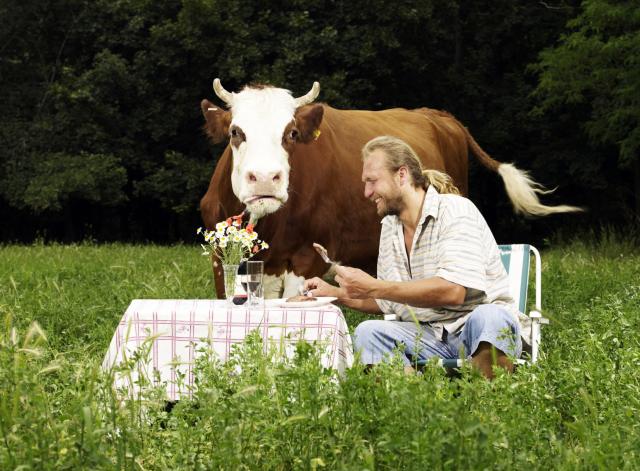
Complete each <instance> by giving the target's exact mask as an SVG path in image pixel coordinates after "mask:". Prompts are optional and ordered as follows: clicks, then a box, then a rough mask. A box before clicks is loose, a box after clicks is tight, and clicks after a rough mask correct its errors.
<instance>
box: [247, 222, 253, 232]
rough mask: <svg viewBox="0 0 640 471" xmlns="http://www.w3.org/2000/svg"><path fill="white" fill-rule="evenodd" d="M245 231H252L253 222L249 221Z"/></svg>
mask: <svg viewBox="0 0 640 471" xmlns="http://www.w3.org/2000/svg"><path fill="white" fill-rule="evenodd" d="M247 232H248V233H249V234H251V233H253V224H251V223H249V224H247Z"/></svg>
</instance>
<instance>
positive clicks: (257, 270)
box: [247, 261, 264, 307]
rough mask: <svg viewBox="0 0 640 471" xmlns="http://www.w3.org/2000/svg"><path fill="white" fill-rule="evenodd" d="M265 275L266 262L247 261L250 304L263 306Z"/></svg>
mask: <svg viewBox="0 0 640 471" xmlns="http://www.w3.org/2000/svg"><path fill="white" fill-rule="evenodd" d="M263 276H264V262H262V261H254V262H252V261H249V262H247V294H248V295H249V299H248V301H247V303H248V304H249V306H253V307H261V306H262V305H263V304H264V287H263V285H262V278H263Z"/></svg>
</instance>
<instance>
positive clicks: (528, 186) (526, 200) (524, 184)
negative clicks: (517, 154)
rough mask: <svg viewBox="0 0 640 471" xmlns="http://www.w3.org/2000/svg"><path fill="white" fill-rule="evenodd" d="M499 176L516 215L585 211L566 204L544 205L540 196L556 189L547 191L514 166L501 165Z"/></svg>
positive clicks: (544, 214) (545, 214)
mask: <svg viewBox="0 0 640 471" xmlns="http://www.w3.org/2000/svg"><path fill="white" fill-rule="evenodd" d="M498 174H499V175H500V176H501V177H502V181H503V182H504V187H505V189H506V191H507V195H508V196H509V199H510V200H511V204H512V205H513V209H514V210H515V212H516V213H519V214H524V215H526V216H547V215H549V214H555V213H573V212H578V211H584V209H582V208H579V207H577V206H569V205H566V204H561V205H558V206H546V205H544V204H542V203H541V202H540V199H539V198H538V195H547V194H549V193H553V192H554V191H555V189H553V190H547V189H545V188H544V187H543V186H542V185H541V184H540V183H538V182H536V181H535V180H533V179H532V178H531V177H530V176H529V174H528V173H527V172H525V171H523V170H519V169H518V168H516V167H515V166H514V165H512V164H500V165H499V166H498Z"/></svg>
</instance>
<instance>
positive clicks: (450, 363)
mask: <svg viewBox="0 0 640 471" xmlns="http://www.w3.org/2000/svg"><path fill="white" fill-rule="evenodd" d="M498 248H499V249H500V256H501V258H502V263H503V265H504V267H505V268H506V270H507V274H508V276H509V291H510V293H511V296H513V299H514V300H515V301H516V304H517V306H518V309H519V311H520V312H522V313H524V314H527V292H528V288H529V266H530V260H531V254H533V258H534V260H535V283H536V284H535V296H536V302H535V309H534V310H532V311H530V312H529V314H528V316H529V318H530V319H531V338H530V339H529V344H530V345H531V360H530V361H531V363H535V362H536V361H538V353H539V348H540V341H541V338H542V337H541V333H540V326H541V325H542V324H548V323H549V320H548V319H546V318H544V317H542V314H541V313H540V311H541V310H542V263H541V260H540V252H538V249H536V248H535V247H534V246H532V245H529V244H512V245H499V246H498ZM385 318H387V317H386V316H385ZM394 318H395V316H394ZM463 361H464V360H462V359H460V358H453V359H440V360H439V361H438V364H439V365H440V366H444V367H445V368H459V367H461V366H462V363H463ZM426 363H427V361H419V362H418V366H422V365H425V364H426ZM517 363H518V364H519V365H522V364H527V363H529V361H528V360H524V359H521V358H519V359H518V360H517Z"/></svg>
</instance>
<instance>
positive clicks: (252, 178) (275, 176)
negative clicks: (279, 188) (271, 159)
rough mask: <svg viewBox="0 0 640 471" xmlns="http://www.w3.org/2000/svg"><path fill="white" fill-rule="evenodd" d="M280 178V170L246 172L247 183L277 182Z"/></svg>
mask: <svg viewBox="0 0 640 471" xmlns="http://www.w3.org/2000/svg"><path fill="white" fill-rule="evenodd" d="M280 180H282V172H265V173H262V172H247V181H248V182H249V183H258V182H259V183H278V182H279V181H280Z"/></svg>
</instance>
